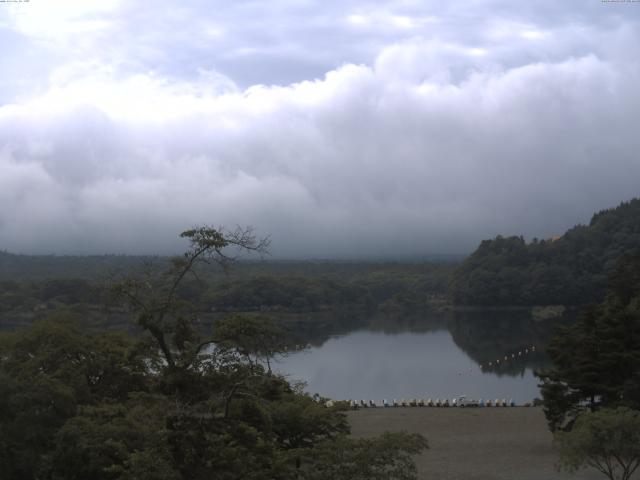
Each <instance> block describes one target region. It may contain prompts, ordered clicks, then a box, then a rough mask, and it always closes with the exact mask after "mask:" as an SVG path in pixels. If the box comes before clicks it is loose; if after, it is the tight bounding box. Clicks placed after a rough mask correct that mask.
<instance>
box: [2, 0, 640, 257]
mask: <svg viewBox="0 0 640 480" xmlns="http://www.w3.org/2000/svg"><path fill="white" fill-rule="evenodd" d="M638 52H640V2H639V1H606V0H604V1H603V0H562V1H558V0H535V1H534V0H528V1H524V0H520V1H514V0H511V1H506V0H485V1H480V0H460V1H456V2H446V1H444V0H440V1H433V0H421V1H415V0H396V1H386V2H385V1H376V2H369V1H362V0H342V1H339V2H338V1H332V0H323V1H315V0H295V1H293V0H270V1H266V0H262V1H261V0H253V1H245V0H234V1H215V0H213V1H212V0H207V1H205V0H181V1H175V0H173V1H168V0H156V1H154V2H146V1H136V2H130V1H128V2H125V1H120V0H114V1H106V0H100V1H98V0H30V1H9V0H4V1H0V250H7V251H10V252H15V253H30V254H50V253H54V254H103V253H135V254H137V253H144V254H165V253H177V252H179V251H181V250H183V249H184V247H185V245H184V243H182V241H181V240H180V239H179V238H178V234H179V233H180V232H181V231H183V230H185V229H187V228H189V227H191V226H194V225H203V224H207V225H212V226H216V227H222V226H224V227H227V228H233V227H235V226H236V225H241V226H247V225H250V226H252V227H253V228H254V229H255V231H256V233H257V234H258V235H261V236H262V235H265V236H266V235H269V236H270V237H271V253H272V255H273V256H274V257H291V258H301V257H309V258H334V257H335V258H345V257H358V258H361V257H368V256H372V257H394V256H421V255H431V254H450V253H457V254H464V253H468V252H470V251H472V250H473V249H474V248H475V247H476V246H477V244H478V243H479V242H480V241H481V240H482V239H485V238H492V237H494V236H496V235H498V234H502V235H524V236H525V237H526V238H532V237H539V238H549V237H551V236H554V235H558V234H561V233H563V232H564V231H565V230H566V229H567V228H570V227H572V226H573V225H575V224H578V223H587V222H588V221H589V219H590V217H591V215H592V213H593V212H595V211H598V210H601V209H604V208H610V207H614V206H616V205H617V204H619V203H620V202H621V201H624V200H629V199H631V198H633V197H636V196H639V195H640V156H639V155H640V154H639V152H640V131H639V125H640V123H639V120H640V55H638Z"/></svg>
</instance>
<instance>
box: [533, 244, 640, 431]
mask: <svg viewBox="0 0 640 480" xmlns="http://www.w3.org/2000/svg"><path fill="white" fill-rule="evenodd" d="M638 270H640V256H639V255H629V256H625V257H623V258H622V259H620V261H619V263H618V267H617V269H616V271H615V273H614V274H613V275H612V279H611V287H610V289H609V292H608V294H607V296H606V299H605V300H604V302H602V303H601V304H599V305H597V306H594V307H591V308H589V309H587V310H586V311H585V313H584V314H583V315H582V317H581V318H580V319H579V321H578V322H576V323H575V324H574V325H573V326H571V327H568V328H564V329H562V330H560V331H559V332H558V334H557V335H556V336H555V337H554V338H553V339H552V341H551V343H550V345H549V347H548V348H547V352H548V354H549V356H550V357H551V359H552V360H553V367H552V368H550V369H548V370H546V371H543V372H540V373H539V374H538V375H539V377H540V378H541V380H542V385H541V392H542V395H543V397H544V404H545V414H546V416H547V421H548V423H549V427H550V428H551V430H556V429H558V428H564V427H570V426H571V425H572V423H573V421H574V420H575V418H576V417H577V416H578V415H579V414H580V413H581V412H582V411H584V410H585V409H589V410H592V411H594V410H597V409H598V408H600V407H602V406H622V405H626V406H629V407H633V408H640V295H639V294H638V293H639V292H640V286H639V285H640V282H639V277H638V274H637V272H638Z"/></svg>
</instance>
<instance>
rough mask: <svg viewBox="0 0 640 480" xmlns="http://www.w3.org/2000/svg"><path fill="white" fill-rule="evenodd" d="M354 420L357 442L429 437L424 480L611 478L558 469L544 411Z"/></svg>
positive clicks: (377, 415) (408, 410) (415, 413)
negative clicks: (399, 435)
mask: <svg viewBox="0 0 640 480" xmlns="http://www.w3.org/2000/svg"><path fill="white" fill-rule="evenodd" d="M348 415H349V422H350V424H351V427H352V433H353V435H354V436H362V437H366V436H373V435H379V434H381V433H383V432H384V431H399V430H406V431H408V432H417V433H421V434H423V435H424V436H425V437H426V438H427V440H428V441H429V447H430V448H429V450H427V451H426V452H424V453H423V454H421V455H420V456H419V457H418V458H417V459H416V460H417V461H416V463H417V465H418V472H419V478H420V479H421V480H422V479H425V480H426V479H430V480H571V479H572V480H592V479H593V480H598V479H604V478H605V477H604V476H602V474H601V473H598V472H596V471H595V470H583V471H580V472H577V473H575V474H569V473H559V472H558V471H557V470H556V469H555V465H556V463H557V460H558V457H557V453H556V451H555V449H554V447H553V443H552V436H551V433H549V431H548V430H547V425H546V422H545V418H544V414H543V412H542V409H541V408H539V407H531V408H526V407H513V408H512V407H506V408H427V407H422V408H421V407H399V408H393V407H392V408H367V409H360V410H357V411H351V412H349V414H348ZM636 477H637V478H640V477H639V476H634V478H636Z"/></svg>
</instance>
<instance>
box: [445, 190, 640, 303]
mask: <svg viewBox="0 0 640 480" xmlns="http://www.w3.org/2000/svg"><path fill="white" fill-rule="evenodd" d="M639 249H640V199H638V198H634V199H632V200H630V201H628V202H622V203H621V204H620V205H618V206H617V207H615V208H610V209H605V210H601V211H599V212H597V213H596V214H594V215H593V217H592V218H591V221H590V222H589V225H577V226H575V227H573V228H571V229H569V230H568V231H567V232H566V233H565V234H564V235H562V236H560V237H554V238H553V239H548V240H538V239H534V240H533V241H532V242H530V243H526V242H525V240H524V239H523V238H522V237H517V236H513V237H502V236H498V237H496V238H494V239H493V240H484V241H482V242H481V243H480V246H479V247H478V248H477V249H476V251H475V252H473V253H472V254H471V255H470V256H469V257H468V258H467V259H466V260H465V261H464V262H463V263H462V264H461V265H460V266H459V267H458V268H457V269H456V270H455V272H454V274H453V276H452V280H451V283H450V289H451V295H452V299H453V302H454V303H456V304H458V305H552V304H563V305H582V304H587V303H592V302H597V301H600V300H601V299H602V297H603V295H604V291H605V287H606V282H607V275H608V274H609V273H610V272H611V271H612V270H613V268H614V266H615V264H616V262H617V261H618V260H619V259H620V258H621V257H623V256H624V255H628V254H631V253H635V252H637V251H638V250H639Z"/></svg>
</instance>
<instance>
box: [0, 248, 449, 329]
mask: <svg viewBox="0 0 640 480" xmlns="http://www.w3.org/2000/svg"><path fill="white" fill-rule="evenodd" d="M168 265H169V260H168V259H167V258H165V257H120V256H104V257H54V256H51V257H50V256H23V255H11V254H8V253H4V254H0V327H1V328H5V329H6V328H14V327H18V326H21V325H28V324H30V323H32V322H33V321H34V320H37V319H42V318H46V316H47V315H50V314H51V313H53V312H55V311H57V310H59V309H60V308H64V309H67V310H70V311H72V312H73V313H75V314H77V315H81V316H82V317H83V318H84V323H85V324H86V325H92V326H95V327H98V328H123V327H124V326H126V325H130V322H129V319H128V312H127V311H126V310H124V309H122V308H121V307H120V306H118V305H117V304H115V303H114V302H113V299H112V292H111V287H112V286H113V285H114V284H115V283H117V281H118V279H120V278H123V277H125V276H127V275H147V276H148V275H151V276H153V275H156V274H157V273H158V272H161V271H163V269H166V268H167V267H168ZM453 265H454V264H452V263H448V262H418V263H409V262H407V263H396V262H368V263H366V262H325V261H322V262H320V261H318V262H314V261H308V262H302V261H300V262H285V261H268V262H267V261H265V262H260V261H243V262H239V263H236V264H235V265H234V266H233V268H232V269H231V270H230V271H229V272H228V273H227V274H225V273H223V272H222V271H221V270H220V269H216V268H212V267H211V266H208V265H204V266H202V267H201V269H200V270H199V273H198V275H197V276H190V277H188V278H185V279H184V281H183V282H181V284H180V287H179V289H178V291H177V294H178V295H179V297H180V298H181V299H182V300H184V301H186V302H189V304H190V305H193V308H194V311H195V312H197V313H198V315H199V317H200V319H201V321H202V322H203V324H204V325H205V326H208V325H210V324H211V323H212V322H213V321H214V320H215V319H216V318H219V317H224V316H225V315H227V314H229V313H236V312H251V313H253V314H256V315H263V316H271V317H273V318H276V319H277V320H279V321H286V322H288V323H292V322H294V323H301V322H302V323H310V322H309V321H314V320H318V321H319V323H321V324H326V323H327V322H329V323H333V324H336V325H334V327H335V326H337V324H338V323H341V322H342V321H343V319H344V318H345V317H350V318H351V321H353V319H357V318H366V317H369V316H370V315H372V314H375V313H377V312H379V313H384V314H386V315H391V316H393V317H397V318H400V317H406V316H411V315H419V314H422V313H425V312H427V311H433V310H438V309H442V308H445V306H446V304H447V288H448V286H447V283H448V279H449V275H450V274H451V271H452V268H453ZM16 272H21V273H20V274H19V275H18V274H17V273H16ZM14 273H16V275H15V276H14ZM303 321H304V322H303ZM308 329H309V325H304V326H302V327H301V328H298V330H301V331H306V330H308Z"/></svg>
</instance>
